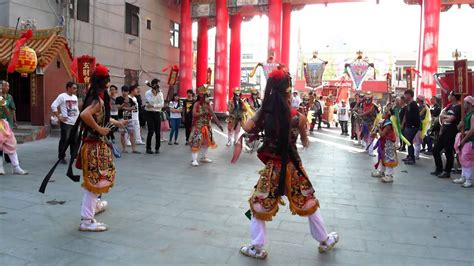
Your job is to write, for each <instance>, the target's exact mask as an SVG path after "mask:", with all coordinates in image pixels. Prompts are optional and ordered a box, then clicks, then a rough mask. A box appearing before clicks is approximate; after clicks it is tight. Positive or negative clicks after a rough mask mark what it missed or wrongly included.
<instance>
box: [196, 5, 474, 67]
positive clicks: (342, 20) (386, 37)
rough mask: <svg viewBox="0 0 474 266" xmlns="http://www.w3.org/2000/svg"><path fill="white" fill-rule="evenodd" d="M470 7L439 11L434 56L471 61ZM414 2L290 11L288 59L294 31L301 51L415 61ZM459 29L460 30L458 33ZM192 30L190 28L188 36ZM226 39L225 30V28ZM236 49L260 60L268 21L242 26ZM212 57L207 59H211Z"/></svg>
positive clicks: (473, 21)
mask: <svg viewBox="0 0 474 266" xmlns="http://www.w3.org/2000/svg"><path fill="white" fill-rule="evenodd" d="M471 25H474V9H473V8H471V7H469V6H467V5H463V6H461V9H458V7H457V6H455V7H452V8H451V9H450V10H449V11H447V12H443V13H441V18H440V36H439V37H440V39H439V59H440V60H451V59H452V55H451V54H452V52H453V51H454V50H455V49H458V50H460V51H461V52H462V54H463V57H464V56H466V57H467V58H468V59H471V60H474V34H471V33H472V30H468V29H469V26H471ZM419 29H420V6H417V5H406V4H405V3H403V0H380V4H378V5H377V4H376V3H375V0H373V1H372V0H371V1H368V2H365V3H340V4H330V5H328V6H324V5H307V6H306V7H304V9H302V10H299V11H293V12H292V19H291V37H290V38H291V41H290V43H291V55H290V58H291V63H290V65H291V66H290V69H291V68H293V67H292V66H296V64H297V63H296V60H297V53H298V32H300V33H301V34H300V43H301V48H302V51H303V52H305V53H311V52H312V51H314V50H317V51H318V52H319V54H320V57H324V54H325V53H334V52H353V53H354V57H355V56H356V55H355V52H356V51H358V50H362V51H364V52H365V55H367V53H376V52H390V53H392V54H394V55H395V57H398V58H399V59H412V60H414V59H416V57H417V51H418V43H419V34H420V32H419ZM463 30H464V32H463ZM196 34H197V31H196V30H195V33H194V36H196ZM214 36H215V29H211V30H210V31H209V37H210V41H209V55H210V57H211V58H213V53H214V47H213V46H214V41H213V40H214ZM229 37H230V31H229ZM241 38H242V53H247V52H254V53H255V54H256V56H257V57H258V58H257V59H256V60H257V61H261V62H264V61H265V60H266V53H267V52H266V51H267V38H268V19H267V17H266V16H256V17H254V18H253V19H252V20H251V21H249V22H244V23H243V24H242V37H241ZM211 60H212V59H211Z"/></svg>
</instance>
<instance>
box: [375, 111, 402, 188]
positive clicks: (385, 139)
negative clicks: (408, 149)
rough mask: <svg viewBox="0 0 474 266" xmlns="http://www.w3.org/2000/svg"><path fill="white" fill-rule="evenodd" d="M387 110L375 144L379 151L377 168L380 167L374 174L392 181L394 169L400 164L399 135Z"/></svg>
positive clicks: (388, 181)
mask: <svg viewBox="0 0 474 266" xmlns="http://www.w3.org/2000/svg"><path fill="white" fill-rule="evenodd" d="M385 112H386V114H385V119H384V120H383V121H382V122H381V123H380V127H379V129H378V132H379V134H380V137H379V139H378V141H377V143H376V144H375V147H376V148H377V153H378V160H377V163H376V164H375V169H378V171H376V172H374V173H373V174H372V176H373V177H381V180H382V182H384V183H390V182H393V169H394V168H395V167H396V166H397V165H398V157H397V147H396V143H397V135H396V130H395V129H394V126H393V125H394V122H393V119H391V114H390V110H386V111H385Z"/></svg>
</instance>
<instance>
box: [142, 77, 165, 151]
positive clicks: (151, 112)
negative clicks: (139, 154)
mask: <svg viewBox="0 0 474 266" xmlns="http://www.w3.org/2000/svg"><path fill="white" fill-rule="evenodd" d="M159 83H160V80H159V79H153V80H152V81H151V84H150V87H151V89H149V90H148V91H147V92H146V93H145V111H146V123H147V125H148V135H147V137H146V153H147V154H153V151H152V150H151V139H152V138H153V134H155V153H157V154H158V153H160V146H161V136H160V132H161V109H162V108H163V106H164V104H165V101H164V97H163V93H162V92H161V90H160V84H159Z"/></svg>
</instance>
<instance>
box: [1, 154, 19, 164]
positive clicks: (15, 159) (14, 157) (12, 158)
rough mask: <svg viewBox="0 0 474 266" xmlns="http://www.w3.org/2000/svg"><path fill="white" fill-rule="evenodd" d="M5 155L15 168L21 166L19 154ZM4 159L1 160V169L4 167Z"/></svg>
mask: <svg viewBox="0 0 474 266" xmlns="http://www.w3.org/2000/svg"><path fill="white" fill-rule="evenodd" d="M4 154H7V155H8V157H9V158H10V162H11V164H12V166H13V167H18V166H20V161H19V160H18V153H16V152H14V153H10V154H8V153H5V152H4ZM3 157H4V156H1V159H0V167H3Z"/></svg>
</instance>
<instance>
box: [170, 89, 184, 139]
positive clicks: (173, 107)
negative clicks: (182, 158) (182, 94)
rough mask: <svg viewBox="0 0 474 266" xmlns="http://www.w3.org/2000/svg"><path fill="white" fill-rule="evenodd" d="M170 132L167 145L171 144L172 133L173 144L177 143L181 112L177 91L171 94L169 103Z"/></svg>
mask: <svg viewBox="0 0 474 266" xmlns="http://www.w3.org/2000/svg"><path fill="white" fill-rule="evenodd" d="M169 107H170V122H171V132H170V141H169V143H168V144H169V145H172V140H173V135H174V145H178V133H179V125H180V124H181V113H182V111H183V103H182V102H181V101H180V100H179V95H178V94H177V93H175V94H173V100H172V101H171V102H170V103H169Z"/></svg>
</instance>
